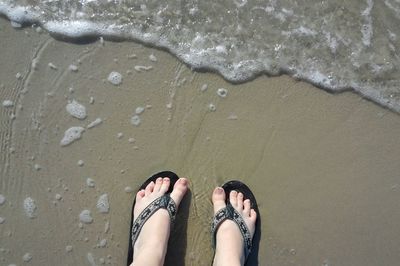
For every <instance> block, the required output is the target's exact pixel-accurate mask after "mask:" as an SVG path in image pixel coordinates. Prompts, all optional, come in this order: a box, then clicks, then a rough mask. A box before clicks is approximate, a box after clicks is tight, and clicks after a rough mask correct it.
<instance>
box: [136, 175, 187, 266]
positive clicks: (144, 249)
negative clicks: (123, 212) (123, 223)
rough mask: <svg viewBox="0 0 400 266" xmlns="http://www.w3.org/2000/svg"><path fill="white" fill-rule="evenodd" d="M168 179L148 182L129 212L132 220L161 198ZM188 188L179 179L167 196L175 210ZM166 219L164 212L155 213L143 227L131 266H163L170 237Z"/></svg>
mask: <svg viewBox="0 0 400 266" xmlns="http://www.w3.org/2000/svg"><path fill="white" fill-rule="evenodd" d="M169 183H170V180H169V178H158V179H157V180H156V182H150V183H149V184H148V186H147V187H146V189H144V190H141V191H139V192H138V193H137V195H136V203H135V207H134V211H133V214H134V215H133V216H134V219H136V218H137V217H138V216H139V214H140V213H141V212H142V211H143V210H144V209H145V208H146V207H147V206H148V205H149V204H150V203H151V202H153V201H154V200H155V199H156V198H159V197H160V196H162V195H164V194H165V193H166V192H167V191H168V188H169V185H170V184H169ZM187 188H188V182H187V180H186V179H185V178H180V179H179V180H178V181H177V182H176V183H175V186H174V189H173V190H172V192H171V194H170V196H171V199H173V200H174V202H175V203H176V206H177V207H178V206H179V203H180V202H181V200H182V198H183V196H184V195H185V193H186V191H187ZM170 223H171V220H170V217H169V214H168V211H167V210H165V209H159V210H157V211H156V212H155V213H154V214H153V215H152V216H151V217H150V218H149V219H148V220H147V221H146V222H145V224H144V225H143V227H142V229H141V231H140V233H139V237H138V238H137V240H136V242H135V244H134V247H133V262H132V264H131V266H161V265H163V264H164V260H165V255H166V253H167V246H168V239H169V234H170V226H171V225H170Z"/></svg>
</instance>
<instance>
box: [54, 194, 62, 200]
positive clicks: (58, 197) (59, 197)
mask: <svg viewBox="0 0 400 266" xmlns="http://www.w3.org/2000/svg"><path fill="white" fill-rule="evenodd" d="M54 198H55V199H56V200H62V196H61V195H60V194H56V195H55V196H54Z"/></svg>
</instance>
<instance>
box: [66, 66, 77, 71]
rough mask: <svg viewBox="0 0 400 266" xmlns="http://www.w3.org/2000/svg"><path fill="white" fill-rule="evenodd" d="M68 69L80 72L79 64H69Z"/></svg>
mask: <svg viewBox="0 0 400 266" xmlns="http://www.w3.org/2000/svg"><path fill="white" fill-rule="evenodd" d="M68 69H69V70H70V71H71V72H78V66H77V65H69V67H68Z"/></svg>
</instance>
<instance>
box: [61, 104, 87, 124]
mask: <svg viewBox="0 0 400 266" xmlns="http://www.w3.org/2000/svg"><path fill="white" fill-rule="evenodd" d="M65 108H66V110H67V112H68V113H69V114H70V115H71V116H73V117H75V118H78V119H81V120H82V119H85V118H86V108H85V106H83V105H82V104H80V103H78V102H77V101H75V100H72V101H71V102H69V103H68V104H67V106H66V107H65Z"/></svg>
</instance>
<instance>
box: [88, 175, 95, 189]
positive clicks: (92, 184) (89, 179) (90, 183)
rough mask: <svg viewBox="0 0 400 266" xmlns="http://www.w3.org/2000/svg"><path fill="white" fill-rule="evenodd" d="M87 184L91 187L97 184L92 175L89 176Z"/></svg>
mask: <svg viewBox="0 0 400 266" xmlns="http://www.w3.org/2000/svg"><path fill="white" fill-rule="evenodd" d="M86 185H87V186H88V187H90V188H94V187H95V185H96V184H95V182H94V180H93V179H91V178H90V177H88V178H87V179H86Z"/></svg>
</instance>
